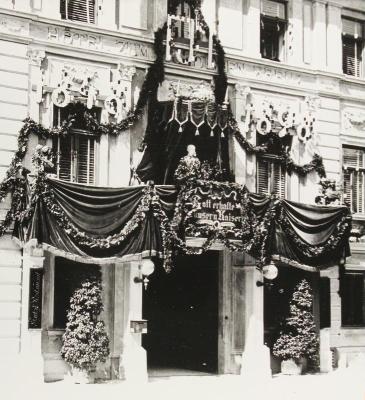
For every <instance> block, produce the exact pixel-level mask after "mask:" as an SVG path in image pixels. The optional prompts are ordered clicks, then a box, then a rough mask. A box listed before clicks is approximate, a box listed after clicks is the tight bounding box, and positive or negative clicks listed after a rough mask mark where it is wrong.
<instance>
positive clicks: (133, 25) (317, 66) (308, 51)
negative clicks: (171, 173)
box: [0, 0, 365, 381]
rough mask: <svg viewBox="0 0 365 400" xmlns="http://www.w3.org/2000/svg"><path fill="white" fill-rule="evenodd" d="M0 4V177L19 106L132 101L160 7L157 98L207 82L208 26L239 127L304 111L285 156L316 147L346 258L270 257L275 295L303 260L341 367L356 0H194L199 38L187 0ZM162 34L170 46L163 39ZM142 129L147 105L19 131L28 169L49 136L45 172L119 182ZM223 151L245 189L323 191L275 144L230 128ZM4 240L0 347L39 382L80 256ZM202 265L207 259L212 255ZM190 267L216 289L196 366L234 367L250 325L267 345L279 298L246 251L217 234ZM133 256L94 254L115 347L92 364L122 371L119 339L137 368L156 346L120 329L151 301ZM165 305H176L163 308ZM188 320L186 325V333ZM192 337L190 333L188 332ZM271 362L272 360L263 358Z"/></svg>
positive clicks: (351, 195)
mask: <svg viewBox="0 0 365 400" xmlns="http://www.w3.org/2000/svg"><path fill="white" fill-rule="evenodd" d="M0 7H1V8H0V20H1V24H0V61H1V62H0V76H1V78H2V79H1V82H0V86H1V90H0V103H1V108H0V119H1V124H0V126H1V128H0V173H1V176H2V177H4V176H5V173H6V170H7V168H8V166H9V164H10V162H11V159H12V156H13V155H14V152H15V150H16V149H17V136H18V132H19V130H20V129H21V127H22V125H23V122H22V121H23V120H24V118H26V117H27V116H30V117H31V118H32V119H33V120H35V121H36V122H39V123H40V124H42V125H43V126H45V127H48V128H49V127H54V126H59V125H61V124H62V121H63V120H64V119H65V118H66V117H67V113H68V108H67V105H68V104H69V103H73V102H76V101H82V102H83V103H84V104H86V105H87V107H88V108H89V109H93V110H94V111H95V115H97V118H99V120H100V121H101V122H109V121H119V120H121V119H122V118H124V117H125V115H126V113H127V112H128V110H129V109H131V108H133V107H134V106H135V105H136V102H137V100H138V97H139V93H140V89H141V86H142V82H143V80H144V77H145V73H146V69H147V68H148V67H149V65H151V63H152V62H153V60H154V59H155V54H154V49H153V38H154V31H156V30H157V28H158V27H160V26H162V25H163V24H164V23H165V22H166V21H168V27H167V36H168V37H167V40H166V43H167V46H166V54H165V61H166V62H165V83H164V84H163V85H162V87H161V88H160V90H159V97H160V98H159V100H161V101H163V100H164V99H165V100H166V99H168V98H169V88H170V87H171V85H174V84H175V85H176V84H178V85H181V86H180V87H181V90H185V89H183V88H186V90H187V91H194V90H198V89H196V87H199V85H200V86H203V87H205V86H207V85H208V86H209V84H210V82H211V80H212V76H213V75H214V73H215V68H216V65H215V61H216V59H215V56H214V51H213V48H212V44H211V43H212V37H211V36H212V34H213V33H217V34H218V36H219V39H220V40H221V42H222V45H223V46H224V50H225V52H226V72H227V77H228V92H227V96H226V99H227V102H229V104H230V106H231V107H232V109H233V111H234V114H235V117H236V120H237V121H238V123H239V125H240V128H241V131H244V132H246V133H247V139H248V140H249V141H250V142H251V143H252V144H253V145H259V144H260V140H261V139H260V138H261V136H260V135H264V134H265V131H266V130H268V129H269V128H268V127H267V126H266V125H262V126H260V127H259V128H260V130H261V133H260V132H259V133H256V131H255V132H253V131H252V130H250V129H249V121H250V118H251V115H253V114H254V113H256V114H255V118H256V119H258V120H260V118H261V117H262V115H265V114H267V113H268V112H275V113H281V115H282V116H281V118H282V120H283V121H284V122H285V120H286V118H287V116H288V115H290V116H293V115H294V117H295V116H297V117H298V116H299V115H304V116H306V117H305V118H303V120H302V121H301V124H300V128H298V129H297V134H296V135H294V137H293V140H292V143H291V151H292V155H293V157H295V159H296V162H297V163H298V164H299V165H304V164H307V163H309V162H310V161H311V160H312V158H313V155H314V154H320V155H321V156H322V157H323V163H324V167H325V170H326V173H327V178H328V179H331V180H334V181H337V182H338V184H339V185H340V186H342V189H343V190H342V192H343V193H342V198H341V201H345V202H346V203H347V204H348V205H349V207H351V210H352V212H353V213H354V215H353V219H354V223H353V234H354V236H353V237H352V241H351V252H352V256H351V257H350V258H348V259H347V261H346V264H345V265H344V266H339V265H336V264H335V263H334V262H333V263H332V264H331V260H329V265H328V266H327V268H325V269H322V270H321V271H320V272H318V271H317V272H308V271H305V268H304V267H303V266H302V267H300V266H299V268H297V269H296V268H294V267H288V266H285V265H282V266H280V268H279V269H280V271H282V270H283V271H287V270H288V269H289V268H290V272H288V273H286V272H285V273H284V277H286V278H282V280H278V282H279V283H278V284H277V285H278V288H277V289H278V290H277V291H275V293H276V292H277V293H279V288H280V289H283V290H284V293H287V292H288V291H289V286H290V285H289V284H288V283H285V280H287V282H294V281H295V280H296V278H297V277H298V276H299V277H300V276H306V275H305V274H308V276H309V278H308V279H310V281H311V283H312V285H313V289H314V293H315V304H314V308H315V310H314V311H315V318H316V322H317V326H318V333H319V334H320V338H321V351H320V354H321V369H322V370H323V371H329V370H330V369H331V368H332V367H333V366H334V367H337V366H338V365H348V364H349V363H351V360H352V359H353V358H354V357H355V356H356V355H358V354H359V353H364V352H365V301H364V299H365V292H364V291H365V285H364V282H365V278H364V271H365V264H364V262H365V261H364V259H363V254H364V251H365V247H364V239H363V237H364V236H363V235H364V232H363V229H364V228H363V221H364V215H365V214H364V213H365V204H364V201H365V200H364V198H365V193H364V185H365V183H364V176H365V165H364V154H365V153H364V152H365V141H364V138H363V132H364V129H365V87H364V82H365V81H364V74H365V72H364V65H363V62H362V53H363V52H364V38H365V32H364V21H365V5H364V4H363V2H362V1H360V0H358V1H356V0H354V1H348V2H346V4H344V2H336V1H323V0H313V1H312V0H288V1H274V0H220V1H215V0H204V1H203V2H202V11H203V14H204V17H205V21H206V22H207V24H208V25H209V26H210V32H211V35H210V36H208V37H206V38H205V39H204V40H202V42H203V43H204V44H203V45H202V46H201V47H200V48H197V46H195V45H194V43H193V37H194V36H193V34H192V33H191V32H192V31H194V30H196V29H197V25H194V21H195V16H194V15H193V12H192V11H191V10H190V8H189V6H187V5H186V4H185V2H181V4H180V5H179V6H178V16H180V17H182V18H181V19H179V18H175V20H174V18H173V17H176V16H172V15H169V12H168V2H167V0H148V1H147V0H108V1H106V0H79V1H76V0H74V1H72V0H54V1H53V2H50V1H43V0H1V1H0ZM172 37H173V38H174V40H175V43H174V46H171V45H170V44H171V42H170V41H169V39H171V38H172ZM201 82H203V84H202V83H201ZM145 129H146V118H144V119H142V120H141V121H139V122H137V124H135V125H134V126H132V127H131V128H130V129H129V130H128V131H126V133H125V134H123V135H119V136H111V135H103V136H101V137H100V139H97V138H95V137H93V135H91V134H89V133H88V132H87V131H86V132H85V129H83V127H80V128H78V129H76V128H75V132H74V134H73V135H72V137H71V138H67V139H63V138H58V139H57V140H51V139H47V141H46V140H44V141H42V140H41V139H38V138H35V137H31V139H30V143H29V148H30V151H28V153H27V155H26V157H25V160H24V164H25V166H26V167H27V168H29V169H32V164H31V158H32V151H31V150H32V149H34V148H35V147H36V146H37V145H38V144H42V145H45V144H47V145H49V146H51V147H52V148H53V149H54V150H55V153H56V154H57V163H56V167H57V168H56V171H55V173H56V174H57V176H58V177H59V178H60V179H64V180H68V181H73V182H79V183H83V184H87V185H98V186H111V187H121V186H128V185H129V184H130V182H131V176H132V175H133V171H134V169H135V168H136V167H137V165H138V164H139V162H140V158H141V155H140V153H139V152H138V146H139V144H140V141H141V139H142V137H143V134H144V131H145ZM229 154H230V161H229V162H230V169H231V170H232V172H233V174H234V176H235V180H236V182H237V183H240V184H244V185H246V186H247V187H248V189H249V190H251V191H252V192H258V193H266V194H270V193H276V194H277V195H278V196H279V197H284V198H287V199H290V200H292V201H298V202H302V203H308V204H314V202H315V199H316V197H317V196H318V193H319V185H318V183H319V177H318V175H317V174H316V172H311V173H310V174H308V175H307V176H305V177H300V176H298V175H297V174H291V175H289V174H288V173H287V172H286V171H285V170H284V169H282V167H281V166H280V164H278V163H276V162H275V154H273V155H270V154H268V155H266V156H260V155H257V156H256V155H250V154H248V153H246V152H245V151H244V150H242V148H241V147H240V146H239V145H238V144H237V143H236V142H235V141H232V142H231V143H230V148H229ZM0 207H1V212H2V215H3V216H5V214H6V211H7V209H8V207H9V202H8V201H4V202H3V203H2V204H1V205H0ZM0 249H1V250H0V253H1V257H0V353H1V354H4V355H6V356H7V357H8V359H9V360H15V359H18V358H19V357H20V356H21V357H23V359H24V358H26V359H28V360H30V361H29V362H30V365H33V366H34V365H37V366H38V367H39V368H38V369H37V368H33V371H38V372H39V374H42V371H43V374H44V379H45V380H46V381H52V380H58V379H63V377H64V375H65V374H66V373H67V366H66V364H65V363H64V362H63V361H62V359H61V357H60V354H59V351H60V346H61V338H62V334H63V332H64V327H65V309H66V304H67V302H68V300H69V296H70V294H69V293H68V292H67V290H68V289H67V290H66V289H65V288H66V287H68V286H67V285H68V283H67V282H68V281H69V280H70V279H71V277H70V276H71V275H70V274H71V273H70V272H67V271H69V270H70V268H71V267H70V266H74V269H75V270H76V269H77V268H82V267H80V265H79V263H76V261H73V262H72V261H65V260H64V259H63V258H62V257H60V256H57V255H55V254H51V253H49V252H47V251H45V250H43V249H41V248H38V247H37V246H36V245H34V244H33V243H28V244H27V245H26V246H25V247H24V248H21V247H20V246H19V245H18V244H17V243H16V242H15V241H14V240H12V238H11V234H10V233H8V234H6V235H4V236H3V237H2V238H1V239H0ZM201 260H203V258H202V259H201ZM194 262H195V261H191V263H192V264H194ZM73 263H74V264H77V265H78V266H76V265H74V264H73ZM188 263H190V261H189V262H188ZM205 264H206V265H205ZM211 265H215V267H214V268H211V269H209V266H211ZM196 267H197V268H206V270H204V271H203V272H201V273H200V274H199V273H198V275H197V276H196V277H195V279H196V280H197V281H199V279H201V282H202V287H203V286H204V284H205V283H207V282H212V286H211V288H214V287H215V289H214V293H215V294H214V296H213V295H212V298H214V299H215V300H214V301H215V306H214V307H215V308H214V307H213V309H210V308H209V310H208V311H209V312H208V311H207V314H209V313H213V314H214V315H215V317H214V318H212V320H206V319H203V317H202V315H203V314H204V313H203V314H199V315H198V316H197V321H199V323H200V325H199V326H204V329H207V328H209V330H208V331H206V332H208V333H207V334H209V335H212V345H211V347H210V348H209V349H207V350H206V352H207V354H208V353H209V354H210V353H211V349H213V348H214V352H215V353H214V354H215V355H214V360H213V361H211V360H210V359H209V356H207V355H204V354H203V355H202V356H201V358H200V359H198V360H197V362H198V363H200V364H199V365H200V367H201V365H203V364H207V365H208V366H207V370H209V368H210V371H213V372H216V373H239V371H240V368H241V364H242V353H243V351H244V350H245V348H246V350H247V345H248V338H249V337H250V334H249V332H250V329H254V331H255V332H256V335H257V337H259V338H262V342H264V341H265V342H266V343H267V345H268V346H269V347H270V346H271V345H272V333H273V329H274V328H275V327H274V326H273V324H274V323H275V318H273V315H276V314H275V310H273V306H272V305H273V304H274V305H278V304H279V303H280V302H283V300H280V296H279V295H278V294H274V291H270V290H269V289H268V288H266V287H258V286H257V285H256V283H257V281H260V280H262V276H261V272H259V271H258V270H257V269H256V268H255V261H254V260H253V259H251V258H250V257H249V256H246V255H243V254H239V253H232V252H229V251H227V250H222V248H220V247H219V246H218V247H216V248H214V249H213V251H212V253H208V255H207V256H205V258H204V261H201V262H198V265H196ZM90 268H91V267H90ZM139 268H140V260H138V259H132V260H128V261H126V260H120V262H119V263H118V262H117V263H113V264H110V265H109V264H105V265H102V266H101V271H102V277H103V279H102V281H103V301H104V307H105V310H104V312H103V315H102V317H103V319H104V321H105V323H106V326H107V330H108V333H109V336H110V340H111V356H110V359H109V360H108V362H107V363H106V364H105V365H104V366H103V367H102V368H101V369H100V371H98V373H99V375H100V377H105V378H116V377H120V376H121V375H123V374H124V375H125V376H128V373H129V372H128V371H129V368H130V370H131V371H133V367H132V366H130V365H129V364H128V361H125V360H128V357H127V356H125V357H124V358H123V354H129V353H128V351H129V350H128V349H131V350H130V351H131V352H132V354H134V356H135V357H136V359H138V360H139V364H140V366H141V367H140V371H142V372H141V373H143V371H145V369H146V367H147V362H146V360H145V355H144V352H143V350H142V347H141V343H142V342H143V341H144V347H146V348H147V349H150V350H147V358H148V357H149V358H153V356H152V355H153V354H158V353H159V351H162V349H163V347H158V344H157V342H158V341H157V339H156V338H154V339H148V334H147V336H146V339H145V338H144V339H143V340H142V334H141V333H138V332H136V331H134V333H132V342H131V341H130V340H129V339H130V338H129V337H130V335H129V334H127V333H128V332H129V330H130V329H129V328H130V322H131V321H141V320H143V318H147V319H148V316H149V315H156V314H158V312H159V311H158V309H156V307H157V306H156V304H154V303H153V301H151V299H150V300H149V296H150V295H149V294H148V293H149V292H148V291H147V292H145V293H144V294H143V288H142V285H140V284H136V283H135V282H134V278H135V277H139V275H140V271H139ZM190 268H191V266H189V269H190ZM65 271H66V272H65ZM190 273H192V274H193V273H196V271H195V272H192V271H190ZM68 274H69V275H68ZM290 274H292V276H291V277H290V278H288V276H289V275H290ZM279 275H280V273H279ZM281 275H283V274H281ZM181 281H184V279H183V278H181V280H180V282H181ZM214 282H215V283H214ZM152 284H154V285H155V290H156V291H158V283H156V282H155V279H154V278H152V277H151V286H150V287H151V288H153V286H152ZM166 285H170V287H171V288H175V289H176V290H191V293H193V289H192V288H191V289H189V286H188V284H187V286H185V287H181V286H179V285H180V283H178V282H173V281H170V282H167V283H166ZM174 285H175V286H174ZM214 285H215V286H214ZM285 285H286V286H285ZM209 287H210V286H209ZM160 289H161V291H162V290H163V289H162V288H160ZM212 290H213V289H212ZM196 291H197V293H200V292H201V290H200V291H199V289H196ZM165 295H166V296H167V294H166V293H165V292H164V293H163V294H161V296H165ZM205 295H206V296H210V294H209V293H206V294H205ZM170 296H172V295H171V294H170ZM200 296H202V294H201V293H200ZM278 296H279V297H278ZM161 298H162V297H161ZM171 298H172V297H169V299H170V300H171ZM191 301H192V302H193V300H191ZM284 303H285V301H284ZM40 304H41V312H40V311H39V310H40V306H39V305H40ZM187 306H188V304H185V305H184V307H187ZM34 307H35V309H38V311H34ZM37 307H38V308H37ZM154 307H155V308H154ZM278 307H279V306H278ZM160 311H161V310H160ZM165 312H166V313H167V314H168V315H169V316H170V317H171V318H172V316H173V314H174V312H173V311H172V310H170V311H166V310H165ZM276 312H277V310H276ZM185 317H186V318H188V316H187V315H185ZM252 321H254V322H252ZM160 322H161V321H160ZM153 323H155V325H156V324H157V323H158V321H155V322H153V321H151V327H153V326H154V325H153ZM276 328H277V327H276ZM151 329H152V328H151ZM153 329H154V328H153ZM166 329H167V328H166ZM175 329H176V330H178V329H179V328H178V325H175ZM194 329H195V328H194V326H192V327H191V329H190V331H194ZM199 329H200V328H199ZM201 329H202V330H201V331H200V333H201V334H204V329H203V328H201ZM161 331H163V329H162V328H161ZM213 331H214V335H213V334H211V332H213ZM169 332H170V331H169ZM202 332H203V333H202ZM209 332H210V333H209ZM175 333H176V331H175ZM170 334H171V335H173V334H174V331H172V332H170ZM154 335H155V336H158V335H162V332H159V331H156V330H154V331H153V330H152V331H151V335H150V337H155V336H154ZM166 340H167V339H166ZM191 340H192V342H195V343H199V340H198V338H197V337H192V338H191ZM149 351H150V353H149ZM157 358H158V357H157ZM173 358H174V357H173V356H172V357H171V358H170V359H169V361H170V362H171V360H172V359H173ZM123 363H127V365H124V364H123ZM164 367H166V368H167V367H171V365H169V364H168V363H167V364H166V365H164ZM172 367H179V368H180V367H181V368H184V367H185V366H184V365H172ZM190 367H191V366H187V368H190ZM272 369H273V370H274V371H277V370H278V367H277V361H275V359H274V358H273V359H272ZM123 371H124V372H123ZM131 373H132V372H131Z"/></svg>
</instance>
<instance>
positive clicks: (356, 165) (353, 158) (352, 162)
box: [343, 147, 365, 213]
mask: <svg viewBox="0 0 365 400" xmlns="http://www.w3.org/2000/svg"><path fill="white" fill-rule="evenodd" d="M343 166H344V174H343V181H344V195H345V201H346V203H347V204H348V205H349V206H350V207H351V210H352V211H353V212H355V213H364V211H365V204H364V200H365V198H364V190H365V171H363V169H364V167H365V152H364V150H362V149H354V148H347V147H344V148H343Z"/></svg>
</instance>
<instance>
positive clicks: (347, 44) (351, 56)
mask: <svg viewBox="0 0 365 400" xmlns="http://www.w3.org/2000/svg"><path fill="white" fill-rule="evenodd" d="M363 36H364V35H363V24H362V23H361V22H358V21H353V20H350V19H345V18H343V19H342V69H343V72H344V74H346V75H351V76H357V77H360V76H362V52H363V47H364V45H363V44H364V39H363Z"/></svg>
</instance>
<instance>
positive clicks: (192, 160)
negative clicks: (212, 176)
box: [174, 144, 201, 185]
mask: <svg viewBox="0 0 365 400" xmlns="http://www.w3.org/2000/svg"><path fill="white" fill-rule="evenodd" d="M187 152H188V154H187V155H186V156H185V157H183V158H181V160H180V161H179V164H178V166H177V169H176V171H175V175H174V178H175V181H176V183H178V184H179V185H181V184H184V183H187V182H189V181H192V180H196V179H200V177H201V176H200V175H201V171H200V166H201V164H200V161H199V159H198V157H197V156H196V151H195V146H194V145H193V144H189V145H188V147H187Z"/></svg>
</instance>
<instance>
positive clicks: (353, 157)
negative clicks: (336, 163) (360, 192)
mask: <svg viewBox="0 0 365 400" xmlns="http://www.w3.org/2000/svg"><path fill="white" fill-rule="evenodd" d="M364 161H365V157H364V150H362V149H353V148H350V147H344V148H343V164H344V167H352V168H364V166H365V165H364Z"/></svg>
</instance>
